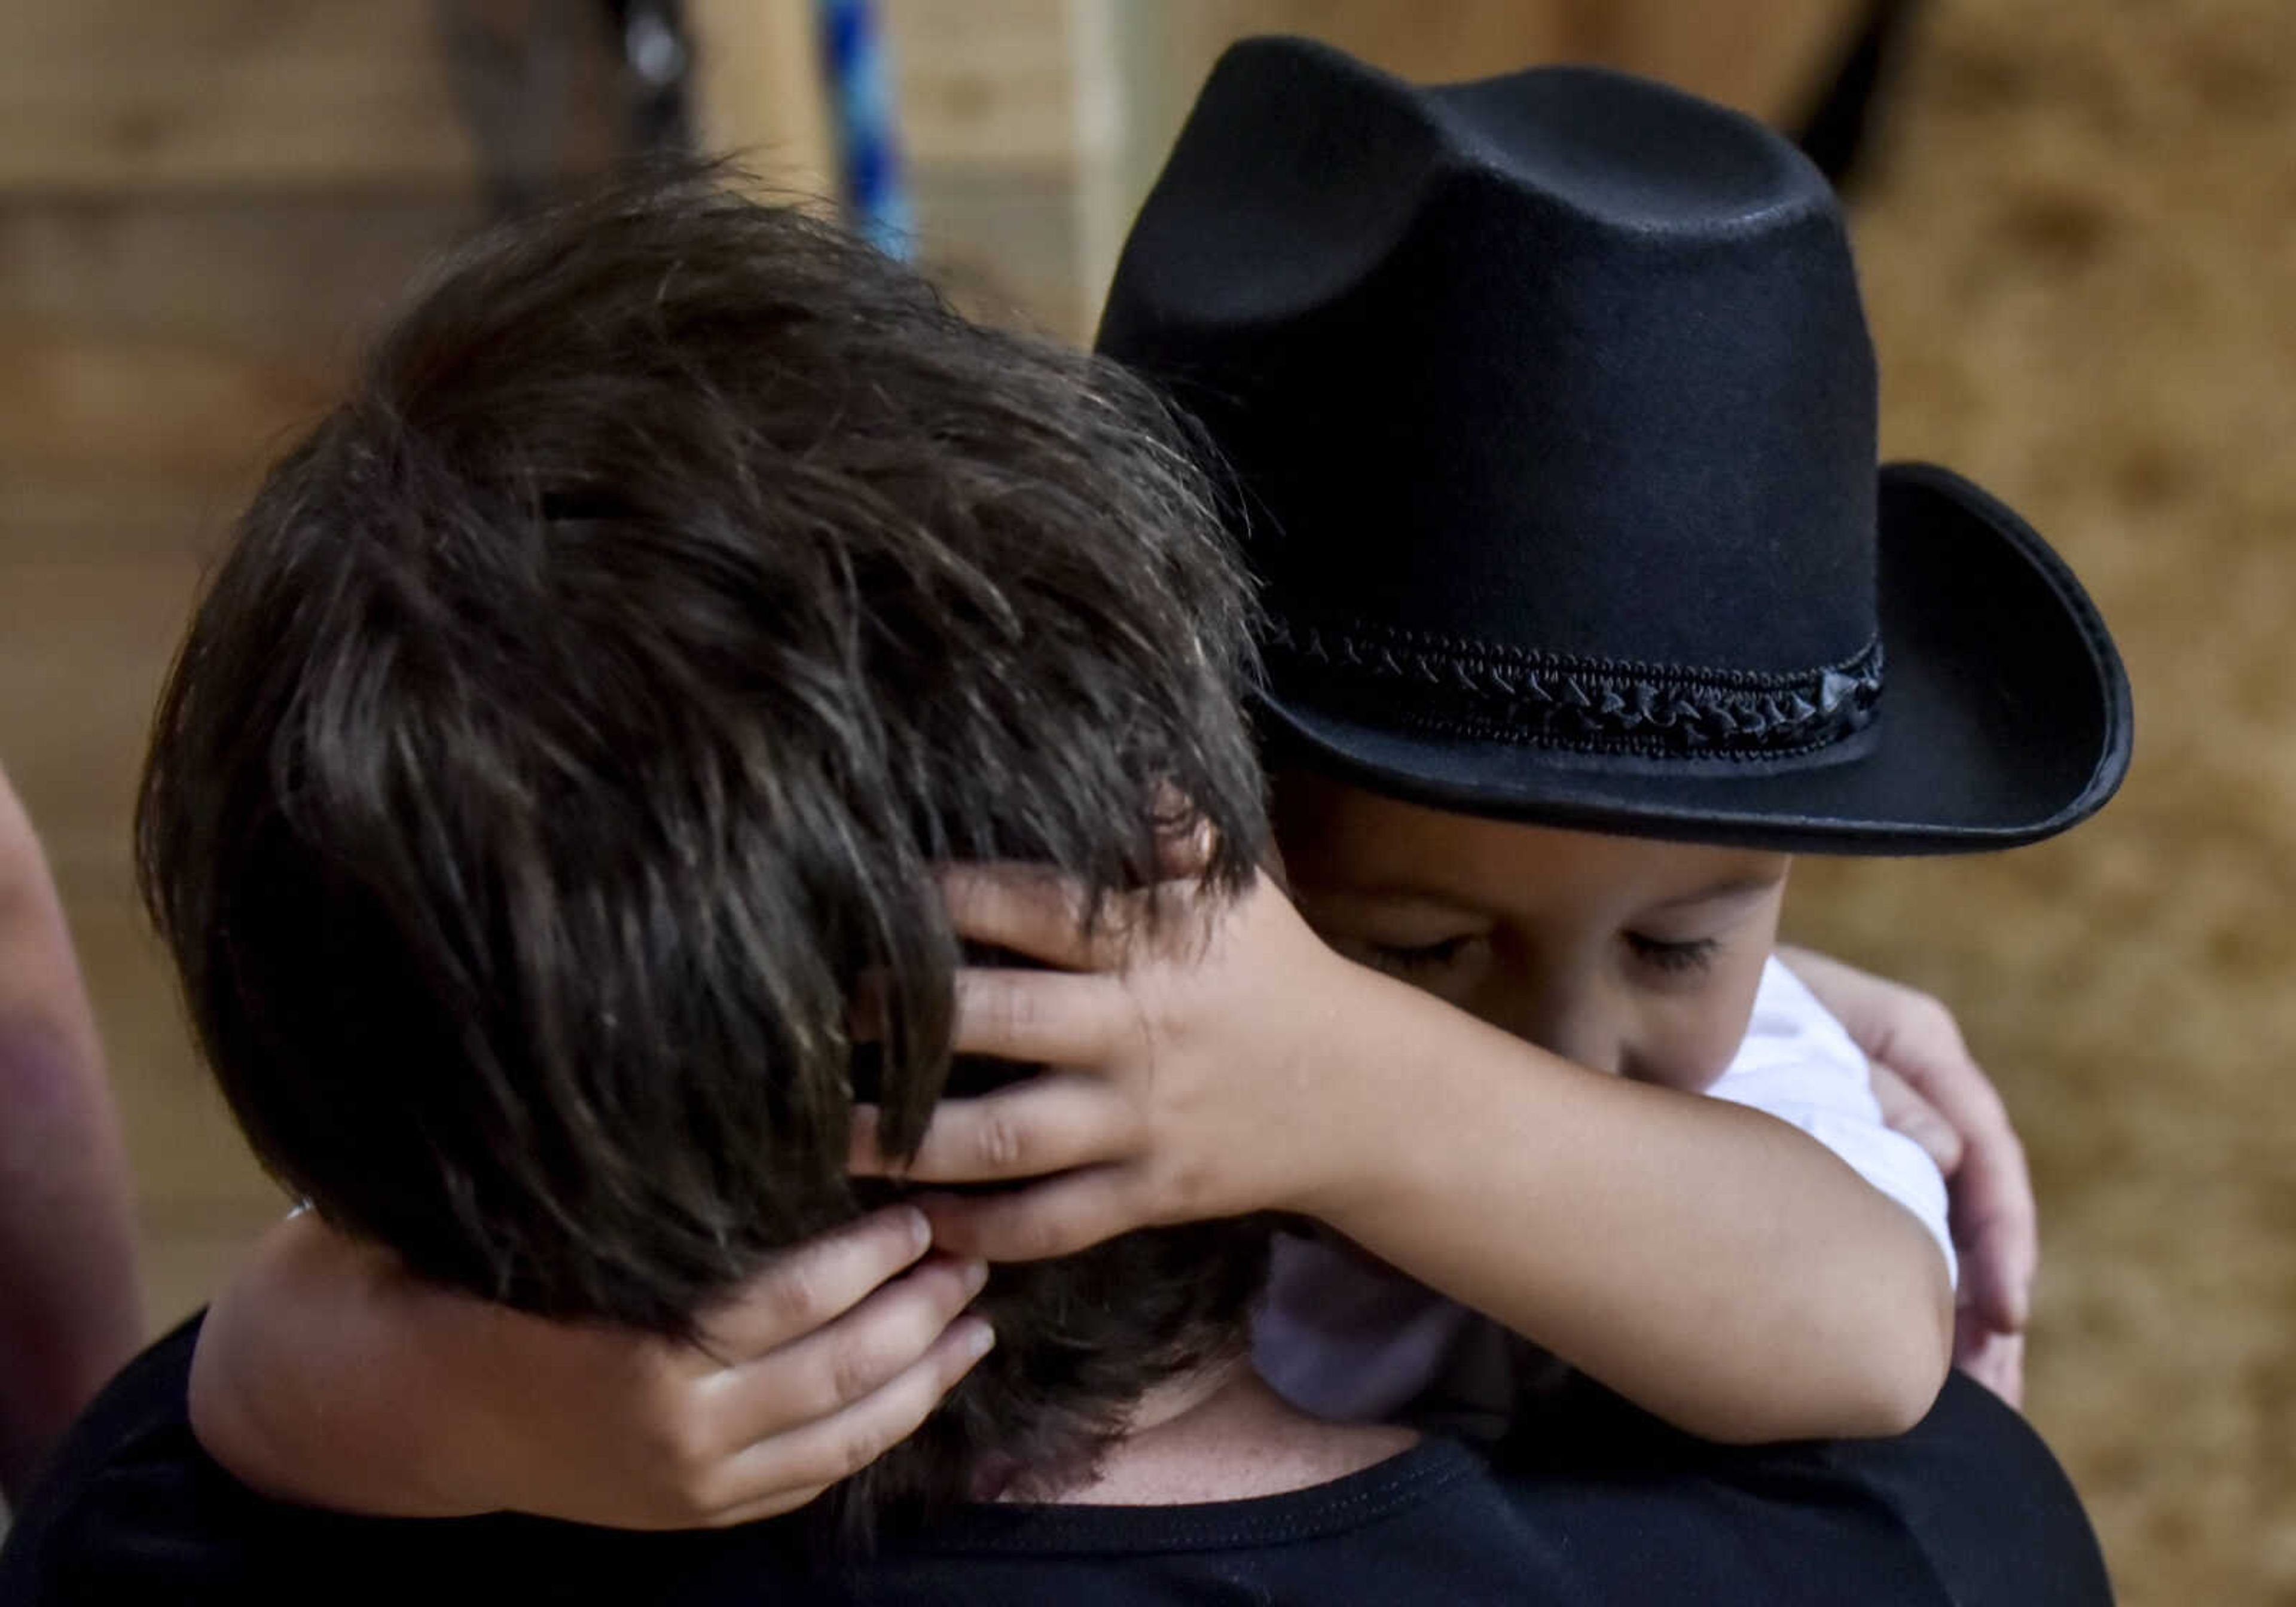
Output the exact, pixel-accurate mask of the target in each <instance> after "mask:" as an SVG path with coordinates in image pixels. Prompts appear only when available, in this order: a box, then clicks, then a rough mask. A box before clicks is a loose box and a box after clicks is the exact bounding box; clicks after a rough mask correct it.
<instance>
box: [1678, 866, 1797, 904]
mask: <svg viewBox="0 0 2296 1607" xmlns="http://www.w3.org/2000/svg"><path fill="white" fill-rule="evenodd" d="M1785 874H1786V873H1784V871H1778V872H1776V873H1765V872H1762V871H1752V872H1749V873H1746V874H1744V875H1743V876H1730V877H1726V878H1725V879H1724V880H1722V881H1717V882H1715V883H1714V884H1713V885H1712V886H1711V887H1704V888H1701V889H1699V890H1698V891H1696V892H1694V893H1685V894H1683V895H1682V896H1681V897H1680V898H1669V899H1667V900H1665V901H1664V902H1663V903H1660V904H1653V905H1652V906H1651V907H1652V909H1681V908H1684V907H1685V906H1689V905H1693V904H1714V903H1718V902H1719V901H1720V900H1722V899H1725V898H1747V897H1749V896H1750V895H1751V894H1754V893H1767V892H1768V891H1769V890H1771V889H1772V888H1774V887H1775V886H1777V884H1778V883H1779V882H1781V881H1784V880H1785Z"/></svg>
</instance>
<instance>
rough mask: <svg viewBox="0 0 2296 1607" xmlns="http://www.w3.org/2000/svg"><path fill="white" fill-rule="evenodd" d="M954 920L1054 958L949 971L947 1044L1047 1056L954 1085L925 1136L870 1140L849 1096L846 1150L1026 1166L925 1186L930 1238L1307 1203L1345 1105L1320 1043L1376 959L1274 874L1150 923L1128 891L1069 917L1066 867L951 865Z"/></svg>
mask: <svg viewBox="0 0 2296 1607" xmlns="http://www.w3.org/2000/svg"><path fill="white" fill-rule="evenodd" d="M944 885H945V888H946V891H947V901H948V907H949V911H950V914H951V917H952V919H953V920H954V922H955V926H956V930H957V931H959V932H960V933H962V934H963V935H964V937H966V938H969V939H973V940H975V941H977V942H981V943H988V944H994V945H996V946H997V947H1003V948H1006V949H1010V950H1012V951H1013V952H1014V953H1016V954H1021V955H1028V956H1029V958H1031V959H1036V960H1041V961H1044V962H1045V963H1047V964H1049V965H1053V966H1056V967H1059V968H1060V969H1058V970H1054V971H1018V970H1007V971H1000V970H988V969H973V970H967V971H964V972H960V973H959V975H958V979H957V1016H956V1034H955V1047H956V1050H957V1052H958V1053H960V1054H984V1055H994V1056H997V1057H999V1058H1002V1059H1006V1060H1013V1061H1021V1062H1040V1063H1043V1064H1045V1065H1046V1066H1048V1067H1050V1068H1052V1070H1047V1071H1046V1072H1045V1073H1044V1074H1043V1075H1041V1076H1037V1077H1035V1078H1029V1080H1027V1081H1025V1082H1021V1083H1017V1084H1014V1085H1013V1086H1011V1087H1008V1088H1003V1089H999V1090H998V1091H997V1092H996V1093H994V1094H990V1095H985V1096H983V1097H980V1098H978V1099H955V1100H945V1101H943V1102H942V1103H941V1104H940V1105H939V1108H938V1109H936V1110H935V1111H934V1112H933V1117H932V1122H931V1127H929V1128H928V1129H927V1130H926V1133H925V1137H924V1142H923V1144H922V1146H921V1147H920V1148H919V1149H918V1151H917V1152H916V1154H915V1155H914V1157H913V1158H911V1159H909V1160H906V1161H899V1160H892V1159H890V1158H889V1157H887V1156H886V1155H884V1154H883V1153H882V1152H880V1150H879V1149H878V1147H877V1144H876V1139H875V1133H876V1127H875V1123H874V1121H873V1119H872V1118H873V1112H872V1111H868V1110H866V1109H863V1110H859V1111H856V1113H855V1114H856V1119H855V1141H854V1153H853V1168H854V1170H855V1171H856V1172H858V1173H863V1174H867V1175H880V1176H893V1177H902V1178H905V1179H906V1180H908V1181H911V1182H914V1183H925V1184H980V1183H1011V1182H1018V1181H1021V1180H1023V1179H1028V1178H1042V1179H1044V1181H1042V1182H1039V1183H1037V1184H1036V1185H1035V1186H1033V1187H1030V1188H1026V1189H1020V1190H1014V1191H1012V1192H1000V1193H991V1194H982V1195H971V1196H965V1197H956V1196H931V1197H928V1198H927V1199H925V1200H922V1201H920V1203H922V1205H923V1206H924V1208H925V1209H926V1210H927V1211H928V1212H929V1213H930V1214H931V1217H932V1219H933V1238H934V1242H936V1243H938V1244H940V1245H942V1246H943V1247H944V1248H947V1249H950V1250H961V1251H964V1252H967V1253H970V1254H973V1255H979V1256H983V1257H986V1258H987V1259H989V1260H992V1261H1027V1260H1037V1259H1043V1258H1046V1257H1049V1256H1059V1255H1067V1254H1070V1253H1071V1252H1073V1251H1075V1250H1082V1249H1084V1248H1086V1247H1087V1246H1088V1245H1093V1244H1097V1243H1099V1242H1101V1241H1103V1240H1104V1239H1109V1238H1113V1237H1114V1236H1115V1235H1117V1234H1121V1233H1126V1232H1129V1231H1130V1230H1132V1229H1134V1228H1138V1227H1147V1226H1162V1225H1167V1224H1170V1223H1175V1222H1185V1221H1196V1220H1201V1219H1203V1218H1212V1217H1230V1216H1240V1215H1243V1214H1245V1213H1247V1212H1251V1211H1255V1210H1270V1209H1282V1210H1300V1209H1307V1207H1308V1203H1309V1201H1311V1200H1312V1199H1313V1198H1314V1196H1315V1194H1316V1190H1317V1188H1318V1187H1319V1185H1321V1183H1322V1182H1323V1180H1324V1179H1325V1178H1327V1177H1332V1176H1334V1175H1337V1174H1336V1172H1335V1166H1336V1163H1337V1162H1338V1160H1339V1155H1338V1148H1339V1143H1340V1140H1341V1137H1342V1136H1343V1134H1344V1132H1345V1131H1348V1130H1351V1129H1349V1128H1347V1127H1346V1125H1345V1124H1346V1123H1347V1122H1348V1120H1349V1116H1348V1111H1347V1101H1346V1099H1345V1097H1344V1092H1343V1090H1341V1089H1340V1088H1338V1087H1335V1086H1333V1081H1332V1080H1331V1073H1330V1071H1329V1066H1330V1057H1327V1056H1325V1055H1324V1054H1320V1053H1319V1052H1318V1051H1317V1050H1316V1044H1317V1043H1319V1042H1329V1041H1332V1038H1331V1037H1330V1035H1331V1034H1332V1033H1333V1032H1335V1031H1343V1030H1344V1029H1343V1028H1340V1027H1338V1026H1337V1024H1336V1023H1337V1020H1338V1014H1339V1012H1340V1011H1341V1009H1342V1008H1343V1007H1344V1004H1345V1002H1346V998H1347V996H1348V995H1349V992H1350V990H1351V988H1357V984H1361V985H1364V986H1368V987H1371V988H1379V987H1382V986H1384V985H1385V983H1384V979H1381V978H1378V977H1376V976H1375V975H1374V973H1372V972H1365V971H1363V970H1362V969H1361V968H1360V967H1357V966H1354V965H1351V964H1349V963H1348V962H1347V961H1345V960H1343V959H1341V957H1340V956H1339V955H1335V954H1333V952H1332V951H1331V950H1330V949H1329V948H1327V947H1324V944H1323V942H1322V941H1321V940H1320V939H1317V938H1316V935H1315V934H1314V932H1312V931H1309V930H1308V924H1307V922H1305V921H1303V920H1301V919H1300V915H1299V914H1298V912H1297V911H1295V910H1294V909H1293V908H1292V905H1291V902H1290V901H1289V900H1288V899H1286V898H1284V896H1283V893H1282V892H1281V891H1280V890H1278V889H1277V888H1276V887H1275V883H1274V882H1273V881H1270V880H1269V879H1268V878H1267V875H1266V874H1264V873H1262V874H1260V875H1259V877H1258V878H1257V879H1256V880H1255V881H1254V884H1253V885H1252V886H1251V888H1250V889H1249V890H1247V891H1246V892H1245V893H1244V894H1243V896H1242V898H1238V899H1236V900H1235V901H1234V903H1232V904H1227V905H1225V906H1222V907H1220V908H1218V909H1217V910H1210V911H1206V910H1202V909H1201V908H1190V907H1171V908H1169V909H1168V910H1167V912H1166V913H1167V914H1168V916H1169V919H1168V920H1167V921H1166V922H1163V923H1162V924H1161V925H1160V927H1159V928H1158V929H1157V930H1156V931H1152V932H1150V931H1143V930H1142V929H1141V924H1140V922H1139V919H1138V917H1139V915H1140V914H1141V913H1142V906H1141V904H1140V902H1139V900H1142V899H1146V898H1162V899H1167V900H1174V901H1179V900H1187V899H1190V898H1193V894H1192V893H1190V892H1189V891H1188V890H1186V888H1185V884H1183V883H1179V882H1172V883H1167V884H1166V885H1165V886H1164V887H1162V888H1160V889H1157V890H1153V891H1152V892H1149V893H1144V894H1140V895H1136V898H1134V899H1132V900H1128V901H1119V904H1118V906H1117V907H1115V908H1114V909H1112V910H1111V911H1110V912H1108V913H1107V915H1106V916H1105V918H1104V922H1103V932H1102V933H1101V934H1100V935H1098V936H1087V935H1085V934H1083V933H1082V932H1080V931H1079V919H1078V909H1079V902H1078V892H1077V890H1076V889H1075V888H1074V887H1073V886H1071V885H1070V883H1069V882H1068V881H1065V880H1063V879H1062V878H1061V877H1058V876H1056V875H1053V874H1050V873H1046V872H1044V871H1041V870H1037V869H1032V868H1029V867H1023V866H981V865H964V866H959V867H955V868H953V869H951V870H949V871H947V873H945V876H944Z"/></svg>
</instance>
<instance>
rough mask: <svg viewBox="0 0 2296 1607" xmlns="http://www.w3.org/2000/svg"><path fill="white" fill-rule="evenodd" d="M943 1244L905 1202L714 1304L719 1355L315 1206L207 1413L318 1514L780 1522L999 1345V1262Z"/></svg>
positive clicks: (212, 1429) (711, 1321)
mask: <svg viewBox="0 0 2296 1607" xmlns="http://www.w3.org/2000/svg"><path fill="white" fill-rule="evenodd" d="M927 1243H928V1234H927V1231H926V1225H925V1223H924V1220H923V1218H922V1217H921V1216H920V1215H919V1214H918V1213H917V1212H916V1211H915V1210H914V1209H907V1208H896V1209H890V1210H886V1211H881V1212H878V1213H876V1214H875V1215H873V1216H870V1217H867V1218H863V1219H862V1220H860V1221H858V1222H856V1223H854V1224H852V1225H850V1226H847V1227H844V1228H841V1229H839V1230H838V1231H836V1232H834V1233H831V1234H824V1235H823V1236H822V1237H821V1238H818V1239H816V1240H813V1241H811V1242H808V1243H806V1244H804V1245H801V1246H799V1247H798V1248H797V1249H795V1250H791V1251H790V1252H789V1253H788V1255H787V1256H786V1257H785V1258H783V1259H782V1260H780V1261H779V1262H778V1263H776V1264H775V1266H774V1267H771V1268H769V1269H768V1270H767V1271H766V1272H764V1273H762V1274H760V1275H758V1277H757V1278H756V1279H755V1280H753V1281H752V1282H751V1283H750V1284H749V1285H748V1286H747V1287H745V1288H744V1289H743V1290H742V1291H741V1292H740V1293H739V1294H738V1295H737V1296H736V1297H735V1298H734V1300H731V1301H729V1302H728V1303H727V1304H726V1306H725V1307H723V1308H720V1309H719V1310H717V1312H715V1313H713V1314H711V1315H710V1316H709V1317H708V1318H707V1319H706V1321H705V1322H704V1324H703V1326H704V1332H705V1336H706V1337H705V1344H706V1349H704V1348H698V1347H696V1346H693V1345H687V1344H681V1343H677V1342H676V1341H669V1340H665V1339H660V1338H657V1337H654V1336H652V1335H646V1334H641V1333H636V1332H630V1331H627V1330H624V1329H619V1328H614V1327H610V1326H608V1325H606V1324H588V1323H557V1322H550V1321H545V1320H544V1319H542V1318H539V1317H534V1316H526V1315H524V1314H522V1313H520V1312H516V1311H512V1310H510V1309H509V1308H505V1307H501V1306H496V1305H492V1304H489V1303H488V1302H486V1301H482V1300H475V1299H472V1298H471V1297H468V1296H465V1295H462V1294H457V1293H454V1292H452V1291H446V1290H442V1289H439V1288H437V1287H435V1286H432V1285H430V1284H427V1283H422V1282H419V1281H418V1280H416V1279H414V1277H412V1276H411V1275H408V1274H407V1273H406V1270H405V1269H404V1268H403V1267H401V1266H400V1265H399V1263H398V1260H397V1259H395V1258H394V1257H392V1256H390V1255H389V1253H388V1252H386V1251H382V1250H376V1249H374V1248H372V1247H370V1246H367V1245H363V1244H359V1243H357V1242H353V1241H351V1240H348V1239H347V1238H345V1237H343V1236H342V1235H340V1234H336V1233H335V1232H333V1231H332V1229H329V1228H327V1227H326V1226H324V1225H322V1224H321V1223H319V1222H318V1221H317V1220H316V1218H313V1217H311V1216H309V1215H303V1216H300V1217H298V1218H293V1219H291V1220H290V1221H289V1222H287V1223H284V1224H283V1225H282V1226H280V1227H278V1228H276V1229H275V1230H273V1232H272V1234H270V1236H269V1237H268V1238H267V1239H266V1241H265V1242H264V1244H263V1246H262V1247H261V1248H260V1249H259V1250H258V1253H257V1255H256V1257H255V1259H254V1260H253V1261H252V1262H251V1263H250V1266H249V1267H248V1268H247V1269H246V1270H245V1271H244V1272H242V1274H241V1275H239V1276H238V1277H237V1278H235V1279H234V1283H233V1284H232V1286H231V1288H230V1289H229V1290H228V1291H226V1292H225V1295H224V1297H223V1298H222V1299H221V1300H218V1301H217V1303H216V1306H215V1308H214V1309H213V1310H212V1311H211V1312H210V1313H209V1317H208V1321H207V1325H206V1327H205V1328H204V1329H203V1330H202V1331H201V1335H200V1342H199V1348H198V1350H197V1352H196V1354H195V1357H194V1358H193V1368H192V1390H191V1408H192V1423H193V1428H194V1429H195V1430H196V1431H197V1432H198V1434H199V1437H200V1439H201V1443H202V1444H203V1445H204V1446H206V1447H207V1448H208V1450H209V1453H210V1454H211V1455H214V1456H215V1457H216V1459H217V1461H219V1462H221V1463H222V1464H224V1465H225V1467H227V1468H230V1469H231V1470H232V1471H233V1472H235V1473H237V1474H238V1475H239V1476H240V1477H241V1478H242V1479H243V1480H246V1481H247V1482H249V1483H250V1484H252V1485H254V1486H255V1487H256V1488H258V1489H261V1490H264V1491H266V1493H269V1494H272V1495H276V1496H285V1497H287V1498H289V1499H292V1500H298V1501H301V1502H304V1503H306V1504H308V1505H324V1506H332V1507H339V1508H342V1509H346V1510H350V1511H356V1512H365V1513H379V1514H382V1515H386V1516H398V1517H452V1516H461V1515H467V1514H471V1513H481V1512H491V1511H497V1510H502V1509H510V1510H513V1511H518V1512H524V1513H536V1514H538V1515H540V1516H544V1517H551V1518H562V1519H567V1520H570V1521H576V1522H583V1523H594V1524H603V1525H607V1526H610V1527H613V1528H621V1529H692V1528H714V1527H719V1526H723V1525H726V1524H733V1523H742V1522H747V1521H750V1520H752V1519H757V1518H766V1517H771V1516H773V1515H775V1513H783V1512H787V1511H790V1510H791V1509H792V1508H794V1507H798V1506H801V1505H805V1504H806V1503H807V1502H808V1501H810V1500H812V1499H813V1498H814V1497H815V1496H817V1495H819V1494H820V1493H821V1492H822V1491H823V1490H824V1489H825V1488H828V1487H829V1486H830V1485H832V1484H833V1483H835V1482H837V1481H838V1480H840V1479H843V1478H846V1477H847V1476H849V1475H850V1474H852V1473H855V1472H858V1471H859V1470H860V1469H862V1468H863V1467H865V1466H866V1465H868V1464H870V1463H871V1462H873V1461H875V1460H876V1459H877V1457H878V1456H880V1455H882V1454H883V1453H884V1452H885V1451H886V1450H888V1449H890V1447H893V1446H895V1445H897V1444H898V1443H899V1442H900V1441H901V1440H903V1439H906V1438H907V1437H908V1435H909V1434H910V1433H911V1432H912V1431H914V1430H915V1429H916V1427H917V1425H918V1424H919V1423H922V1422H923V1421H924V1419H925V1417H926V1416H927V1414H930V1413H931V1410H932V1409H933V1407H934V1406H938V1405H939V1402H940V1400H941V1398H942V1397H943V1396H944V1395H946V1394H947V1392H948V1390H949V1389H950V1387H951V1386H952V1385H954V1384H955V1382H956V1381H957V1380H958V1379H959V1378H961V1377H963V1376H964V1373H965V1372H966V1371H967V1370H968V1369H969V1368H970V1367H971V1366H972V1364H973V1362H974V1361H976V1360H977V1359H979V1357H980V1356H981V1355H982V1354H984V1353H985V1352H986V1351H987V1349H988V1345H989V1343H990V1335H989V1332H988V1324H986V1323H984V1322H983V1321H982V1320H981V1319H980V1318H979V1317H978V1316H969V1315H960V1313H961V1312H962V1311H963V1309H964V1306H965V1304H966V1302H968V1301H969V1300H971V1299H972V1296H973V1295H974V1294H975V1293H976V1292H978V1291H979V1290H980V1283H981V1278H982V1275H983V1271H984V1269H983V1267H982V1266H981V1264H980V1263H979V1262H978V1261H960V1260H955V1259H949V1258H947V1257H939V1256H936V1257H930V1258H928V1257H926V1255H925V1251H926V1248H927ZM904 1269H907V1270H906V1273H905V1270H904Z"/></svg>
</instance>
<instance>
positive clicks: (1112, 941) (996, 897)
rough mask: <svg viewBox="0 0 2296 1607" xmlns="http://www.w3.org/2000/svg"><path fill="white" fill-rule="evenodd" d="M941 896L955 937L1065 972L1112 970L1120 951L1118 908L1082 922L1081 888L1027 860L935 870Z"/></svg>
mask: <svg viewBox="0 0 2296 1607" xmlns="http://www.w3.org/2000/svg"><path fill="white" fill-rule="evenodd" d="M940 883H941V898H942V899H943V901H944V902H945V903H946V904H947V907H948V918H949V922H950V924H951V925H953V926H954V927H955V929H956V931H957V934H958V935H959V936H960V937H964V938H970V939H972V941H974V942H976V943H990V944H994V945H996V947H999V948H1009V949H1011V950H1012V951H1013V953H1014V954H1019V955H1028V956H1029V958H1030V959H1032V960H1042V961H1043V962H1044V963H1046V964H1047V965H1057V966H1060V967H1062V969H1063V970H1067V971H1109V970H1113V969H1114V968H1115V966H1116V964H1117V963H1118V962H1119V959H1120V958H1121V955H1122V948H1123V946H1122V943H1121V941H1120V937H1121V931H1122V927H1123V922H1122V920H1121V919H1120V915H1121V912H1120V911H1119V910H1117V909H1114V908H1111V909H1108V910H1104V911H1103V914H1102V921H1101V929H1100V930H1099V931H1087V930H1086V927H1085V919H1084V917H1085V897H1084V892H1083V890H1082V889H1080V888H1078V886H1077V884H1076V883H1075V882H1074V881H1071V880H1070V878H1068V877H1066V876H1062V875H1061V874H1059V873H1057V872H1054V871H1048V870H1046V869H1045V868H1044V867H1042V866H1041V865H946V866H944V867H943V868H942V870H941V873H940Z"/></svg>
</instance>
